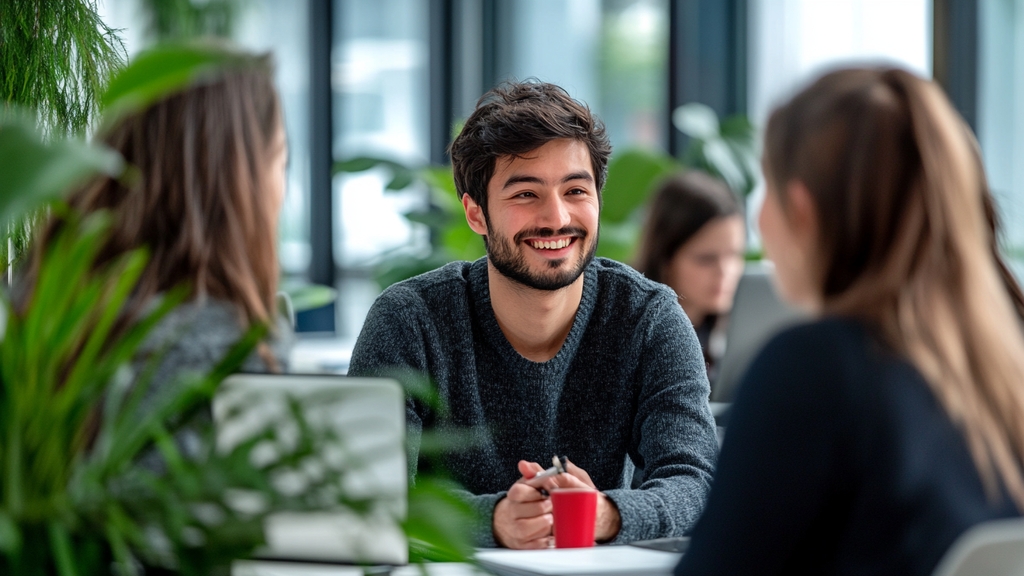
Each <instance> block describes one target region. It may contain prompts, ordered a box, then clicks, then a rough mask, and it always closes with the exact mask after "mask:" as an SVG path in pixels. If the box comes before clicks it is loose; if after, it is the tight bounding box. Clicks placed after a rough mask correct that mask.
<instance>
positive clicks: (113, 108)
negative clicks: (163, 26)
mask: <svg viewBox="0 0 1024 576" xmlns="http://www.w3.org/2000/svg"><path fill="white" fill-rule="evenodd" d="M239 62H241V59H240V58H239V56H238V55H237V54H234V53H232V52H231V51H229V50H226V49H221V48H214V47H211V46H202V45H198V44H166V45H162V46H157V47H155V48H153V49H151V50H148V51H146V52H144V53H142V54H140V55H138V56H137V57H136V58H135V60H134V61H132V64H131V66H128V67H127V68H125V69H124V70H123V71H121V72H120V73H119V74H118V75H116V76H114V77H113V78H112V79H111V80H110V85H109V87H108V88H107V90H106V92H104V93H103V98H102V104H103V110H104V116H105V118H104V120H105V122H107V123H110V122H114V121H116V120H117V119H118V118H119V117H121V115H123V114H127V113H130V112H132V111H134V110H140V109H142V108H145V107H146V106H148V105H150V104H152V103H153V102H155V101H156V100H159V99H160V98H163V97H166V96H167V95H168V94H171V93H173V92H176V91H178V90H182V89H184V88H185V87H187V86H191V85H194V84H196V83H199V82H202V80H203V79H204V78H205V77H207V76H209V75H211V74H216V73H217V72H218V71H220V70H223V69H224V68H225V67H229V66H232V65H236V64H237V63H239Z"/></svg>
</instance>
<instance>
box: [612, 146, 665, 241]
mask: <svg viewBox="0 0 1024 576" xmlns="http://www.w3.org/2000/svg"><path fill="white" fill-rule="evenodd" d="M679 168H680V167H679V165H678V164H677V163H676V161H675V160H674V159H673V158H672V157H671V156H668V155H667V154H664V153H660V152H653V151H648V150H641V149H636V148H634V149H630V150H626V151H625V152H623V153H621V154H619V155H617V156H616V157H614V158H612V161H611V162H610V163H609V165H608V180H607V181H606V182H605V185H604V192H603V193H602V194H603V198H604V205H603V206H602V208H601V221H602V223H604V222H610V223H619V222H623V221H624V220H626V219H627V218H629V217H630V215H632V214H633V213H634V212H635V211H636V210H637V208H639V207H640V206H641V205H643V204H644V203H645V202H646V201H647V197H648V196H649V195H650V192H651V189H652V188H654V185H655V183H657V181H658V180H660V179H661V178H663V177H665V176H667V175H668V174H670V173H671V172H673V171H675V170H678V169H679Z"/></svg>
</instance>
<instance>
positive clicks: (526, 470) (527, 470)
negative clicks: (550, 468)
mask: <svg viewBox="0 0 1024 576" xmlns="http://www.w3.org/2000/svg"><path fill="white" fill-rule="evenodd" d="M516 468H518V469H519V474H520V475H521V476H522V477H523V478H525V479H527V480H529V479H530V478H533V477H534V476H536V475H537V474H539V473H541V472H543V471H544V467H543V466H541V465H540V464H537V463H536V462H529V461H526V460H520V461H519V463H518V464H517V465H516Z"/></svg>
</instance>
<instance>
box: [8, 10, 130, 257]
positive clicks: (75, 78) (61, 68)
mask: <svg viewBox="0 0 1024 576" xmlns="http://www.w3.org/2000/svg"><path fill="white" fill-rule="evenodd" d="M126 61H127V52H126V51H125V48H124V43H123V42H122V41H121V38H120V37H119V36H118V35H117V31H116V30H112V29H110V28H109V27H108V26H107V25H106V24H104V23H103V21H102V20H100V17H99V15H98V14H97V12H96V2H95V1H94V0H62V1H59V2H57V1H51V2H47V1H42V0H4V1H3V2H0V102H2V104H0V114H11V113H15V114H23V112H18V111H20V110H27V111H31V112H32V113H34V114H37V115H38V117H39V119H40V121H41V125H42V127H43V131H44V132H45V133H46V134H47V137H48V138H58V139H59V138H60V137H62V136H67V135H79V136H84V135H85V133H86V131H87V129H88V128H89V127H90V126H92V125H93V121H94V120H95V119H96V117H97V116H98V115H99V111H100V104H99V98H100V94H102V92H103V90H104V89H105V87H106V81H107V79H108V78H109V77H110V75H111V74H112V73H114V72H116V71H117V70H119V69H121V68H122V67H123V66H124V65H125V62H126ZM5 157H6V158H11V156H5V155H3V154H0V158H5ZM0 169H3V167H0ZM0 179H2V176H0ZM0 185H2V184H0ZM41 218H42V215H41V214H40V213H35V212H28V213H25V215H24V216H23V217H22V218H20V219H18V220H17V221H13V222H11V221H8V224H6V225H4V226H2V227H0V269H5V268H6V267H7V264H8V262H11V261H14V260H17V259H18V258H19V257H20V255H22V254H24V253H25V251H26V249H27V247H28V243H29V238H30V236H31V233H32V230H33V228H34V224H36V223H38V222H39V221H40V220H41Z"/></svg>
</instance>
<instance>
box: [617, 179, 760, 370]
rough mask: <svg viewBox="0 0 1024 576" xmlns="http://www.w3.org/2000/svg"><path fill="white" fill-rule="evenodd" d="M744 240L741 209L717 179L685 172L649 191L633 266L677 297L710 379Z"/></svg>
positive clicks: (739, 269) (738, 273)
mask: <svg viewBox="0 0 1024 576" xmlns="http://www.w3.org/2000/svg"><path fill="white" fill-rule="evenodd" d="M745 244H746V229H745V225H744V221H743V211H742V210H741V209H740V204H739V202H738V201H737V199H736V195H735V194H733V192H732V191H731V190H729V187H728V186H726V185H725V183H724V182H722V181H721V180H718V179H717V178H714V177H712V176H709V175H707V174H705V173H703V172H697V171H689V172H684V173H681V174H676V175H674V176H671V177H669V178H668V179H666V180H665V181H664V182H662V183H661V185H660V186H659V187H658V189H657V190H656V191H655V193H654V199H653V201H652V202H651V206H650V208H649V210H648V214H647V220H646V222H645V223H644V227H643V237H642V239H641V242H640V249H639V251H638V254H637V258H636V264H635V267H636V269H637V270H638V271H639V272H640V273H641V274H643V275H644V276H646V277H648V278H650V279H651V280H654V281H655V282H661V283H662V284H667V285H668V287H669V288H671V289H673V290H675V293H676V294H677V295H678V296H679V303H680V304H681V305H682V307H683V311H685V312H686V315H687V316H688V317H689V318H690V322H692V323H693V327H694V329H695V330H696V331H697V339H698V340H699V341H700V347H701V350H702V351H703V353H704V363H705V365H707V369H708V379H709V380H710V381H711V382H712V383H714V381H715V374H716V372H717V368H718V366H717V362H718V360H719V359H721V357H722V353H723V352H724V351H725V345H726V342H725V326H726V323H727V322H728V314H729V310H730V309H731V308H732V300H733V296H734V295H735V294H736V286H737V285H738V284H739V281H740V276H742V275H743V248H744V245H745Z"/></svg>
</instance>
